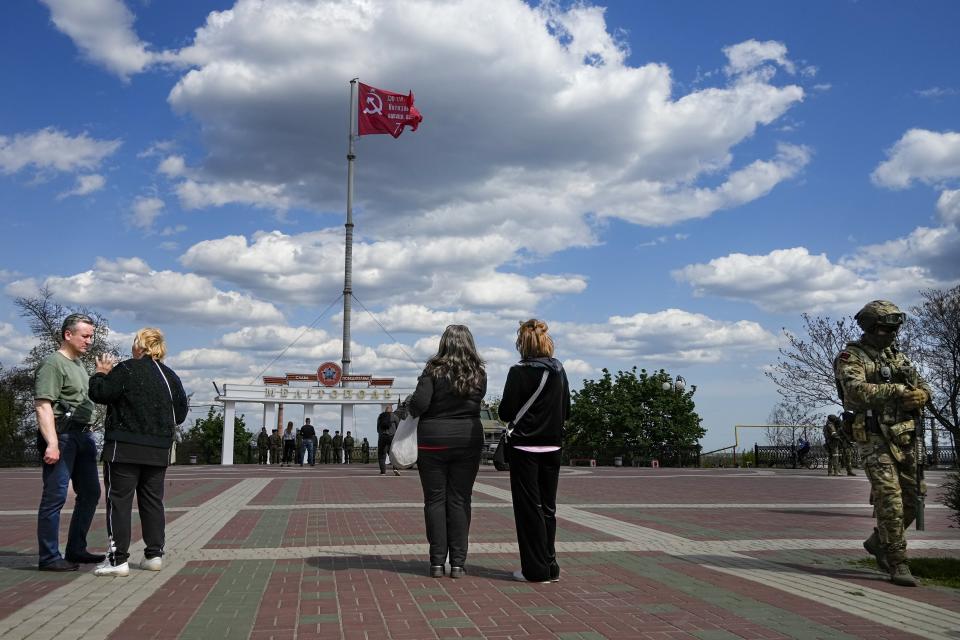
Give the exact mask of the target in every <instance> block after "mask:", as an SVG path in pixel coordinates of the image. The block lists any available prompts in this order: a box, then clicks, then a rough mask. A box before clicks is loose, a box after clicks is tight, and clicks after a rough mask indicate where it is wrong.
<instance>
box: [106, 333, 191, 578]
mask: <svg viewBox="0 0 960 640" xmlns="http://www.w3.org/2000/svg"><path fill="white" fill-rule="evenodd" d="M166 352H167V349H166V345H165V344H164V339H163V334H162V333H161V332H160V330H159V329H152V328H146V329H141V330H140V331H138V332H137V334H136V337H135V338H134V340H133V357H132V358H131V359H129V360H124V361H123V362H121V363H119V364H117V365H114V364H113V360H112V359H111V358H109V357H100V358H97V372H96V373H94V374H93V376H92V377H91V378H90V398H91V399H92V400H93V401H94V402H98V403H100V404H105V405H107V418H106V421H105V423H104V434H103V484H104V488H105V489H106V495H107V535H108V536H110V552H109V553H108V555H107V560H106V561H105V562H104V563H103V564H102V565H100V566H98V567H97V568H96V570H95V571H94V573H95V574H96V575H98V576H119V577H122V576H126V575H128V574H129V565H128V563H127V557H128V551H129V548H130V518H131V512H132V510H133V495H134V493H136V495H137V505H138V506H139V508H140V523H141V528H142V531H143V541H144V542H145V543H146V548H145V549H144V561H143V562H142V563H141V564H140V567H141V568H142V569H147V570H149V571H159V570H160V568H161V566H162V562H163V561H162V556H163V545H164V529H165V523H164V513H163V480H164V477H165V475H166V471H167V465H168V464H169V463H170V447H171V445H172V444H173V434H174V430H175V429H176V426H177V425H178V424H180V423H182V422H183V421H184V420H185V419H186V417H187V410H188V403H187V395H186V393H184V391H183V385H182V384H181V383H180V378H179V377H177V374H176V373H174V372H173V370H172V369H170V368H169V367H167V366H166V365H164V364H163V363H162V362H161V360H163V358H164V356H165V355H166Z"/></svg>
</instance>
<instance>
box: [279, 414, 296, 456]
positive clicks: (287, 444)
mask: <svg viewBox="0 0 960 640" xmlns="http://www.w3.org/2000/svg"><path fill="white" fill-rule="evenodd" d="M296 450H297V434H295V433H294V432H293V422H288V423H287V428H286V429H284V431H283V463H282V465H281V466H283V465H286V466H288V467H289V466H290V465H292V464H293V457H294V456H295V455H296Z"/></svg>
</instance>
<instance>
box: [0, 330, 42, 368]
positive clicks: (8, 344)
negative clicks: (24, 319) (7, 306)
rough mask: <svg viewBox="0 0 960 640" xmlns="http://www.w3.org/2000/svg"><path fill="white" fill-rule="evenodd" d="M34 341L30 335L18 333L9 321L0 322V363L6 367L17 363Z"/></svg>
mask: <svg viewBox="0 0 960 640" xmlns="http://www.w3.org/2000/svg"><path fill="white" fill-rule="evenodd" d="M36 343H37V340H36V338H34V337H33V336H32V335H25V334H22V333H20V332H19V331H18V330H17V329H16V327H14V326H13V325H12V324H10V323H9V322H0V365H2V366H3V367H4V368H6V369H10V368H12V367H15V366H17V365H19V364H20V363H21V362H22V361H23V359H24V358H25V357H27V354H28V353H29V351H30V349H31V348H33V346H34V345H35V344H36Z"/></svg>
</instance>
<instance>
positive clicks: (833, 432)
mask: <svg viewBox="0 0 960 640" xmlns="http://www.w3.org/2000/svg"><path fill="white" fill-rule="evenodd" d="M823 442H824V444H825V445H827V453H828V454H829V457H828V458H827V475H828V476H838V475H840V418H838V417H837V416H834V415H829V416H827V423H826V424H825V425H823Z"/></svg>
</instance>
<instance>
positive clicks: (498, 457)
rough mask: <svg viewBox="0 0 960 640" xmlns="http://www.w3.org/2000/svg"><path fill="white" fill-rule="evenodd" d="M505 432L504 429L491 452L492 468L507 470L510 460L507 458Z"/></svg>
mask: <svg viewBox="0 0 960 640" xmlns="http://www.w3.org/2000/svg"><path fill="white" fill-rule="evenodd" d="M508 446H509V445H508V444H507V432H506V430H504V432H503V433H501V434H500V441H499V442H497V449H496V451H494V452H493V468H494V469H496V470H497V471H508V470H509V469H510V462H509V461H508V460H507V447H508Z"/></svg>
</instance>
